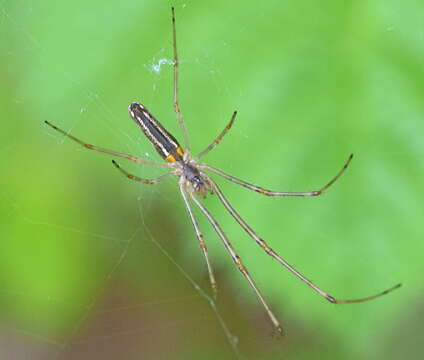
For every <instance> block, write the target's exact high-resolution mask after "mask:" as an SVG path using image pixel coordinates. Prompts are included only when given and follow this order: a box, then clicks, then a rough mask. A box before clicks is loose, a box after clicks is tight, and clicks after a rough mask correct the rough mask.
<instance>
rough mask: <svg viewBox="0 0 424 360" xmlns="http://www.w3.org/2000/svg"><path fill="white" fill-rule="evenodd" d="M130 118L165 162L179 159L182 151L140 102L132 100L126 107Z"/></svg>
mask: <svg viewBox="0 0 424 360" xmlns="http://www.w3.org/2000/svg"><path fill="white" fill-rule="evenodd" d="M128 111H129V113H130V116H131V118H132V119H133V120H134V121H135V122H136V123H137V125H139V126H140V128H141V130H143V133H144V135H146V137H147V138H148V139H149V140H150V142H151V143H152V144H153V146H154V147H155V149H156V151H157V152H158V153H159V155H160V156H162V158H163V159H165V160H166V161H167V162H171V163H172V162H175V161H181V160H182V156H183V155H184V151H183V149H182V148H181V146H180V144H179V143H178V141H177V139H175V137H174V136H172V135H171V134H170V133H169V132H168V131H167V130H166V129H165V128H164V127H163V126H162V125H161V124H160V122H159V121H157V120H156V119H155V117H154V116H153V115H152V114H151V113H150V112H149V110H147V109H146V108H145V107H144V106H143V105H142V104H140V103H137V102H133V103H131V104H130V106H129V107H128Z"/></svg>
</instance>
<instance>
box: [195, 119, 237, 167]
mask: <svg viewBox="0 0 424 360" xmlns="http://www.w3.org/2000/svg"><path fill="white" fill-rule="evenodd" d="M236 115H237V111H234V112H233V115H232V116H231V119H230V122H229V123H228V124H227V126H226V127H225V128H224V130H222V131H221V133H220V134H219V135H218V136H217V137H216V138H215V140H214V141H212V143H211V144H210V145H209V146H208V147H207V148H206V149H205V150H203V151H202V152H201V153H200V154H199V155H197V156H195V157H194V158H193V160H194V161H198V160H199V159H200V158H202V157H203V156H205V155H206V154H207V153H208V152H209V151H211V150H212V149H214V148H215V147H216V146H217V145H218V144H219V143H220V142H221V140H222V138H223V137H224V135H225V134H226V133H227V131H228V130H230V129H231V127H232V126H233V123H234V120H235V119H236Z"/></svg>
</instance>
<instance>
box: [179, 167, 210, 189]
mask: <svg viewBox="0 0 424 360" xmlns="http://www.w3.org/2000/svg"><path fill="white" fill-rule="evenodd" d="M183 176H184V178H185V180H186V182H187V184H188V185H189V187H191V189H192V191H193V192H195V193H196V194H198V195H200V196H202V197H205V196H206V192H207V191H210V186H209V184H208V182H207V180H206V179H205V178H204V177H203V176H202V174H201V173H200V171H199V170H198V169H197V168H196V166H193V165H191V164H188V163H184V164H183Z"/></svg>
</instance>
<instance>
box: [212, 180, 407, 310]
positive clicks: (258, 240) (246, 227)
mask: <svg viewBox="0 0 424 360" xmlns="http://www.w3.org/2000/svg"><path fill="white" fill-rule="evenodd" d="M204 176H205V175H204ZM205 178H207V179H208V181H209V183H210V185H211V187H212V189H213V192H214V193H215V194H216V195H217V196H218V198H219V200H220V201H221V203H222V204H223V205H224V207H225V209H226V210H227V211H228V212H229V213H230V214H231V216H232V217H233V218H234V219H235V220H236V221H237V222H238V223H239V224H240V226H241V227H242V228H243V230H244V231H246V232H247V234H248V235H249V236H250V237H251V238H252V239H253V240H255V241H256V243H257V244H258V245H259V246H260V247H261V248H262V249H263V250H264V251H265V252H266V253H267V254H268V255H270V256H271V257H273V258H274V259H275V260H277V261H278V262H279V263H280V264H281V265H283V266H284V267H286V268H287V269H288V270H290V271H291V272H292V273H293V274H294V275H295V276H297V277H298V278H299V279H300V280H302V281H303V282H305V283H306V284H307V285H309V286H310V287H311V288H312V289H314V290H315V291H316V292H317V293H318V294H319V295H321V296H322V297H323V298H325V299H326V300H328V301H329V302H331V303H333V304H346V303H358V302H364V301H369V300H373V299H376V298H378V297H380V296H382V295H386V294H388V293H389V292H391V291H393V290H395V289H397V288H399V287H400V286H401V284H397V285H395V286H393V287H391V288H390V289H387V290H384V291H382V292H380V293H377V294H374V295H371V296H367V297H364V298H359V299H351V300H338V299H336V298H334V297H333V296H331V295H330V294H328V293H327V292H325V291H324V290H322V289H321V288H319V287H318V286H317V285H315V284H314V283H313V282H312V281H311V280H309V279H308V278H306V277H305V276H304V275H302V274H301V273H300V272H299V271H297V270H296V269H295V268H294V267H293V266H291V265H290V264H289V263H288V262H287V261H285V260H284V259H283V258H282V257H281V256H280V255H278V254H277V253H276V252H275V251H274V250H273V249H271V248H270V247H269V246H268V244H267V243H266V242H265V240H264V239H262V238H261V237H260V236H259V235H258V234H257V233H256V232H255V231H254V230H253V229H252V228H251V227H250V226H249V225H248V224H247V223H246V222H245V221H244V220H243V218H242V217H241V216H240V215H239V214H238V212H237V211H236V210H235V209H234V208H233V207H232V206H231V204H230V203H229V202H228V200H227V198H226V197H225V196H224V194H223V193H222V191H221V189H220V188H219V187H218V185H217V184H216V183H215V182H214V181H213V180H212V179H211V178H210V177H208V176H205Z"/></svg>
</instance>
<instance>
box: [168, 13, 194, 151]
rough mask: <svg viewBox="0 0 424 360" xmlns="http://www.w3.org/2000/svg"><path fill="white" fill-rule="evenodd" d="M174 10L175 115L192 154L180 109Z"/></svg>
mask: <svg viewBox="0 0 424 360" xmlns="http://www.w3.org/2000/svg"><path fill="white" fill-rule="evenodd" d="M171 10H172V48H173V52H174V61H173V63H174V64H173V66H174V91H173V92H174V111H175V115H176V117H177V121H178V125H179V127H180V130H181V133H182V134H183V138H184V144H185V152H186V153H188V154H189V153H190V143H189V139H188V133H187V128H186V126H185V122H184V118H183V115H182V114H181V108H180V100H179V91H178V90H179V65H180V63H179V60H178V53H177V30H176V26H175V10H174V7H172V8H171Z"/></svg>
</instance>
